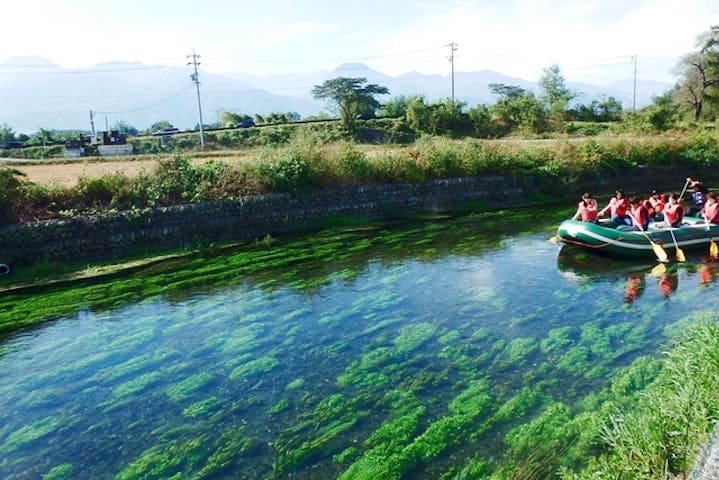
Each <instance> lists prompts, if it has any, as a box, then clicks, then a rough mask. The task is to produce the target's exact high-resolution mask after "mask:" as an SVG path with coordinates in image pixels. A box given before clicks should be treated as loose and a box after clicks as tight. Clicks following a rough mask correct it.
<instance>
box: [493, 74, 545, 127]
mask: <svg viewBox="0 0 719 480" xmlns="http://www.w3.org/2000/svg"><path fill="white" fill-rule="evenodd" d="M489 88H490V89H491V91H492V93H494V94H495V95H499V99H498V100H497V102H496V103H495V104H494V106H493V107H492V118H493V121H495V122H496V123H497V125H498V126H499V127H500V128H501V129H502V130H503V131H504V133H509V132H511V131H513V130H522V131H527V132H534V133H539V132H542V131H544V129H545V128H546V123H547V122H546V114H545V111H544V108H543V104H542V102H541V101H540V100H539V99H538V98H537V97H536V96H535V95H534V93H532V92H528V91H527V90H525V89H523V88H521V87H518V86H515V85H504V84H502V83H491V84H490V85H489Z"/></svg>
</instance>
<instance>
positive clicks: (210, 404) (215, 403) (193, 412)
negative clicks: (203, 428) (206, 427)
mask: <svg viewBox="0 0 719 480" xmlns="http://www.w3.org/2000/svg"><path fill="white" fill-rule="evenodd" d="M220 406H221V402H220V400H219V399H218V398H217V397H209V398H206V399H204V400H200V401H199V402H196V403H193V404H192V405H190V406H189V407H187V408H186V409H184V410H183V411H182V415H183V416H185V417H189V418H199V417H204V416H207V415H209V414H210V413H211V412H212V411H214V410H217V409H218V408H219V407H220Z"/></svg>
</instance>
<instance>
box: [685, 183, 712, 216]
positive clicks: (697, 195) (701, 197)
mask: <svg viewBox="0 0 719 480" xmlns="http://www.w3.org/2000/svg"><path fill="white" fill-rule="evenodd" d="M687 184H688V185H689V186H690V187H691V188H692V190H693V192H692V200H693V201H694V205H690V206H688V207H687V214H690V213H694V212H701V211H702V209H703V208H704V202H705V198H706V194H707V193H709V190H707V189H706V187H704V185H703V184H702V182H700V181H699V180H694V179H693V178H691V177H687Z"/></svg>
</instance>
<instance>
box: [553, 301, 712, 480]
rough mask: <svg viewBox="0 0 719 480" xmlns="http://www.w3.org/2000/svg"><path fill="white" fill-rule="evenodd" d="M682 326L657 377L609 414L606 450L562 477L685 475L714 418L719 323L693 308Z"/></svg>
mask: <svg viewBox="0 0 719 480" xmlns="http://www.w3.org/2000/svg"><path fill="white" fill-rule="evenodd" d="M681 328H682V333H681V334H679V335H678V337H677V339H676V343H675V345H674V346H673V348H672V349H671V350H669V351H668V353H667V354H666V357H665V358H664V360H663V362H662V370H661V372H660V373H659V375H658V376H657V378H656V380H654V381H653V382H652V383H651V384H649V386H647V387H646V388H645V389H644V390H642V391H641V392H640V393H639V394H638V395H635V396H633V398H634V402H631V403H625V404H624V406H622V407H618V408H617V409H616V410H615V411H614V413H612V414H611V415H610V416H609V419H608V421H607V422H606V423H605V425H604V427H603V428H602V434H601V436H602V442H603V446H604V449H605V452H606V453H604V454H602V455H600V456H598V457H596V458H595V459H594V460H592V461H591V462H590V464H589V466H588V467H587V468H586V469H585V470H584V471H582V472H581V473H568V472H564V475H563V478H564V479H565V480H570V479H571V480H580V479H595V478H614V479H627V480H629V479H636V480H645V479H646V480H649V479H664V478H673V477H674V476H681V478H686V474H687V472H688V471H689V470H690V468H691V466H692V465H693V463H694V461H695V459H696V458H697V454H698V452H699V449H700V447H701V445H702V443H703V442H705V441H706V440H707V439H708V437H709V434H710V433H711V432H712V431H713V430H714V428H715V426H716V424H717V422H718V421H719V323H717V316H716V314H709V313H705V314H697V315H696V316H694V317H691V318H690V319H689V320H688V321H685V322H683V323H681Z"/></svg>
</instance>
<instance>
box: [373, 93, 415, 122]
mask: <svg viewBox="0 0 719 480" xmlns="http://www.w3.org/2000/svg"><path fill="white" fill-rule="evenodd" d="M415 98H419V95H414V96H406V95H399V96H398V97H394V98H393V99H391V100H389V101H388V102H386V103H384V104H382V109H381V110H380V112H379V114H380V116H382V117H404V116H405V115H407V107H408V106H409V103H410V102H411V101H412V100H414V99H415Z"/></svg>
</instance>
